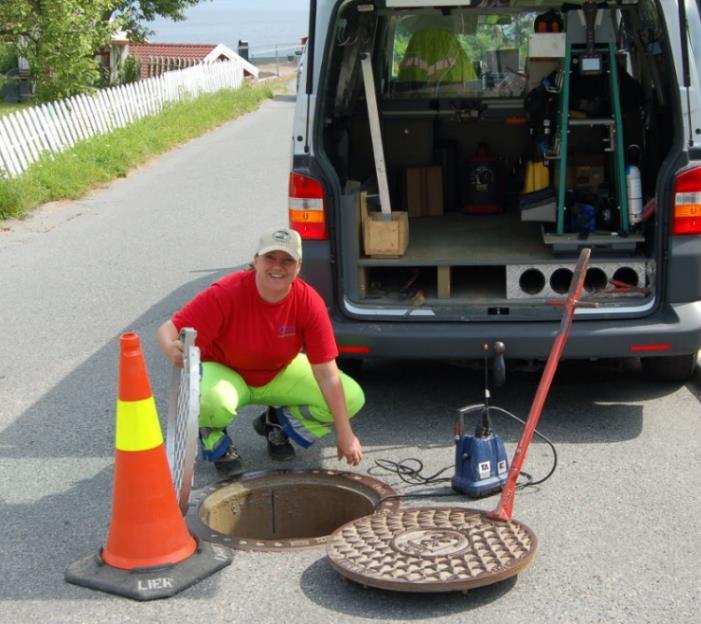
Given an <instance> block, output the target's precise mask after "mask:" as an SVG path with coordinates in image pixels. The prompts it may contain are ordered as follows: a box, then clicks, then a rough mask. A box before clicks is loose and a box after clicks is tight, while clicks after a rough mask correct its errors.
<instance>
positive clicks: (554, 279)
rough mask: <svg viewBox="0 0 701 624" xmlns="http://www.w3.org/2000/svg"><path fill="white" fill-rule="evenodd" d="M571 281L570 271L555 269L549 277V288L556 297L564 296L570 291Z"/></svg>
mask: <svg viewBox="0 0 701 624" xmlns="http://www.w3.org/2000/svg"><path fill="white" fill-rule="evenodd" d="M571 281H572V271H570V269H565V268H561V269H556V270H555V271H553V274H552V275H551V276H550V288H552V289H553V290H554V291H555V292H556V293H557V294H558V295H564V294H566V293H567V291H568V290H569V289H570V282H571Z"/></svg>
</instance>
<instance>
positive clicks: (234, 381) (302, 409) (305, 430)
mask: <svg viewBox="0 0 701 624" xmlns="http://www.w3.org/2000/svg"><path fill="white" fill-rule="evenodd" d="M339 374H340V377H341V383H342V384H343V392H344V394H345V397H346V408H347V410H348V417H349V418H352V417H353V416H354V415H355V414H357V413H358V411H360V408H362V407H363V404H364V403H365V395H364V394H363V390H362V388H361V387H360V386H359V385H358V383H357V382H356V381H355V380H353V379H351V378H350V377H348V375H346V374H345V373H343V372H340V371H339ZM200 396H201V398H200V427H203V428H206V429H209V430H224V428H225V427H226V426H227V425H229V424H230V423H231V422H232V421H233V419H234V418H235V417H236V413H237V411H238V409H239V408H241V407H244V406H245V405H273V406H280V407H282V411H281V412H278V419H279V420H280V421H281V422H280V425H281V426H282V429H283V431H284V432H285V433H286V434H287V435H288V436H289V437H290V439H291V440H293V441H294V442H296V443H297V444H299V445H301V446H302V447H305V448H306V447H309V446H311V444H313V443H314V442H315V441H316V440H318V439H319V438H321V437H323V436H325V435H326V434H327V433H329V432H330V431H331V428H332V427H331V425H332V424H333V416H332V414H331V411H330V410H329V408H328V406H327V405H326V400H325V399H324V396H323V395H322V393H321V390H320V388H319V384H317V382H316V379H315V378H314V374H313V373H312V367H311V364H310V363H309V360H308V359H307V356H306V355H304V354H303V353H300V354H299V355H297V357H296V358H295V359H294V360H292V362H290V364H288V366H287V367H286V368H285V369H284V370H282V371H281V372H280V373H278V374H277V376H276V377H275V378H274V379H273V380H272V381H270V382H268V383H267V384H265V385H264V386H257V387H255V386H249V385H247V384H246V382H245V381H244V380H243V378H242V377H241V375H239V374H238V373H237V372H236V371H234V370H232V369H230V368H228V367H227V366H224V365H223V364H219V363H217V362H203V363H202V381H201V385H200Z"/></svg>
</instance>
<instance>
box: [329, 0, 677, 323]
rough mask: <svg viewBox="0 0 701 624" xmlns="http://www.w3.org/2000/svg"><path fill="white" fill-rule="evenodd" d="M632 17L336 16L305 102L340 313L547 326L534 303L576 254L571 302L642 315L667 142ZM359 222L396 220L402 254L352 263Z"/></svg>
mask: <svg viewBox="0 0 701 624" xmlns="http://www.w3.org/2000/svg"><path fill="white" fill-rule="evenodd" d="M380 4H381V3H380ZM535 4H537V3H535ZM541 4H542V3H541ZM648 4H649V2H648V1H647V0H645V1H643V2H641V3H639V5H638V4H633V5H630V4H625V5H621V6H620V7H618V10H616V11H614V10H613V9H611V10H608V9H607V10H600V11H596V12H595V18H594V19H593V21H591V22H590V21H589V20H590V17H591V16H587V15H586V11H582V10H581V9H580V10H568V11H562V10H558V7H556V6H553V7H552V8H547V7H545V8H544V7H543V6H540V7H538V6H528V3H525V2H524V3H510V6H509V7H505V8H497V9H495V8H492V9H490V8H485V9H474V8H465V7H453V8H451V9H450V10H431V9H410V8H403V9H391V8H384V9H383V8H379V9H375V10H361V8H362V6H363V3H358V2H348V3H346V4H344V5H343V6H342V7H341V9H340V10H339V12H338V14H337V16H336V22H335V27H334V29H333V31H334V39H333V44H332V50H331V54H330V71H328V72H326V76H327V78H326V80H327V81H328V83H327V84H326V85H325V88H324V90H323V92H324V93H325V97H324V99H323V101H322V102H321V103H320V106H321V109H322V110H323V111H324V119H325V130H324V135H323V136H324V139H323V149H324V152H325V154H326V156H327V157H328V159H329V161H330V163H331V164H332V166H333V167H334V169H335V171H336V174H337V175H338V178H339V181H340V183H341V188H342V189H344V190H343V193H342V198H341V202H340V205H339V214H337V215H336V218H337V222H338V224H339V231H340V232H343V236H342V237H341V238H340V239H339V246H340V249H339V258H340V261H341V274H342V276H343V291H344V292H343V297H344V300H345V301H346V302H347V303H348V305H349V306H352V308H353V309H354V310H356V311H363V313H367V314H371V313H376V314H377V316H378V317H381V316H382V315H383V313H384V312H386V311H387V310H389V309H392V308H402V309H406V310H408V311H409V313H411V312H412V311H416V310H420V309H428V308H430V309H431V311H432V314H434V315H436V316H441V317H443V318H447V319H450V318H456V319H464V318H466V317H470V318H475V319H480V318H483V317H486V318H496V317H500V316H506V317H508V318H509V319H510V320H517V319H519V318H524V319H532V318H551V317H553V318H554V317H555V316H557V314H558V311H557V310H553V309H552V307H551V306H549V305H548V303H549V302H550V301H551V300H552V299H557V298H561V297H563V296H564V295H565V293H566V292H567V289H568V286H569V280H570V278H571V274H572V268H573V267H574V264H575V263H576V259H577V255H578V252H579V250H580V249H581V247H583V246H587V247H590V248H591V249H592V259H591V262H590V269H589V274H588V276H587V282H586V284H585V289H586V298H588V299H590V300H594V301H597V302H598V304H599V307H600V310H601V311H602V312H603V313H611V314H614V315H615V314H629V313H631V312H634V311H635V310H643V309H649V308H650V306H651V305H652V303H653V302H654V299H655V295H656V283H657V280H656V266H657V265H658V263H659V259H658V256H659V254H660V253H661V246H660V243H659V240H660V238H661V233H660V232H661V224H660V222H659V219H658V216H657V215H656V213H655V209H654V207H655V198H656V197H657V193H658V189H657V173H658V171H659V169H660V167H661V166H662V163H663V161H664V159H665V156H666V154H667V152H668V151H669V150H670V147H671V142H672V137H673V135H674V128H673V127H672V125H671V124H672V122H671V121H670V119H671V117H672V116H671V115H670V114H669V109H670V105H671V104H670V84H669V79H668V77H667V76H668V73H667V72H665V69H664V61H663V55H662V47H661V45H662V44H661V41H662V39H661V36H660V33H659V32H658V31H659V28H660V26H659V24H657V23H656V22H655V21H654V15H656V13H654V14H653V13H651V12H649V11H647V12H646V11H645V10H639V9H641V8H645V7H646V6H647V5H648ZM514 5H518V6H517V7H516V8H514ZM544 22H545V23H544ZM365 53H367V54H368V55H369V57H370V58H371V59H372V72H373V73H372V77H373V78H372V79H373V84H372V86H373V90H374V94H375V97H376V98H377V102H376V103H377V109H378V111H379V112H378V119H377V120H376V121H377V123H378V127H379V128H380V130H381V132H380V136H381V142H382V143H381V148H382V151H381V153H382V154H383V157H384V171H386V179H387V188H388V190H389V201H388V203H389V204H390V206H389V207H385V206H382V205H381V204H382V198H381V196H380V195H381V194H380V193H379V189H378V187H379V185H378V180H379V176H380V173H378V169H377V168H376V164H377V156H376V154H377V153H378V152H377V147H378V146H377V145H376V144H373V140H375V139H374V138H373V136H372V133H371V124H372V123H373V119H372V116H373V113H372V107H370V106H368V100H367V98H368V96H367V93H368V91H367V86H368V85H367V84H365V85H364V83H363V75H362V72H361V67H360V65H361V60H360V59H361V57H362V56H363V54H365ZM422 55H423V56H422ZM456 58H458V60H456ZM612 65H615V67H612ZM612 70H613V71H612ZM612 75H613V78H612ZM614 79H615V80H614ZM364 86H365V87H366V88H365V89H364ZM374 154H375V156H374ZM633 174H634V175H636V176H638V177H637V178H636V179H632V178H633ZM636 184H638V186H636ZM638 189H639V190H638ZM417 198H418V199H417ZM361 203H364V204H365V205H364V206H361ZM362 208H365V209H367V210H368V211H369V212H370V213H373V212H377V211H381V210H382V209H383V208H384V209H385V210H387V208H391V210H392V213H399V212H408V220H407V223H408V232H407V233H406V234H407V237H408V245H407V246H406V249H398V250H397V251H396V252H395V253H392V250H391V249H390V250H389V251H385V252H383V253H380V254H377V253H367V250H366V245H365V241H364V237H363V222H362V214H363V210H362ZM643 208H644V210H643ZM378 220H379V221H382V219H378ZM380 227H381V226H380Z"/></svg>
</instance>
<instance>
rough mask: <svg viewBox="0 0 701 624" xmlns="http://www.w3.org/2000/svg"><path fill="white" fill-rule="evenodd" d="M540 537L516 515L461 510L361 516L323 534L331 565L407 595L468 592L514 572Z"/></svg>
mask: <svg viewBox="0 0 701 624" xmlns="http://www.w3.org/2000/svg"><path fill="white" fill-rule="evenodd" d="M537 546H538V540H537V539H536V536H535V534H534V533H533V531H531V529H529V528H528V527H527V526H526V525H524V524H521V523H520V522H517V521H515V520H511V521H509V522H502V521H499V520H492V519H490V518H489V517H487V512H484V511H480V510H477V509H466V508H460V507H415V508H410V509H403V510H398V511H394V512H385V513H378V514H374V515H371V516H365V517H363V518H359V519H358V520H354V521H352V522H349V523H348V524H345V525H344V526H342V527H340V528H339V529H337V530H336V531H335V532H334V533H333V535H332V536H331V537H330V538H329V541H328V543H327V545H326V549H327V552H328V555H329V558H330V560H331V565H333V567H334V568H335V569H336V570H337V571H338V572H339V573H340V574H342V575H343V576H345V577H347V578H349V579H351V580H353V581H356V582H357V583H360V584H362V585H369V586H372V587H380V588H382V589H391V590H394V591H406V592H446V591H466V590H468V589H473V588H475V587H481V586H483V585H490V584H492V583H497V582H499V581H502V580H504V579H506V578H509V577H510V576H514V575H515V574H518V573H519V572H520V571H521V570H523V569H524V568H525V567H526V566H528V564H530V563H531V561H532V559H533V557H534V556H535V553H536V549H537Z"/></svg>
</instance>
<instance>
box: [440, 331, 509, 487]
mask: <svg viewBox="0 0 701 624" xmlns="http://www.w3.org/2000/svg"><path fill="white" fill-rule="evenodd" d="M484 351H485V355H484V403H479V404H477V405H468V406H466V407H462V408H460V409H459V410H458V416H457V419H456V422H455V475H454V476H453V478H452V479H451V486H452V488H453V489H454V490H455V491H456V492H459V493H461V494H467V495H468V496H469V497H470V498H480V497H483V496H489V495H490V494H494V493H495V492H499V491H501V489H502V487H503V485H504V483H505V482H506V478H507V476H508V474H509V460H508V458H507V456H506V450H505V449H504V442H503V441H502V439H501V437H500V436H498V435H497V434H496V433H494V431H493V430H492V424H491V421H490V418H489V409H490V407H489V398H490V392H489V368H488V357H487V356H488V353H489V345H487V344H485V345H484ZM504 351H505V347H504V343H503V342H495V343H494V353H495V358H494V383H495V385H497V386H500V385H502V384H503V383H504V381H505V378H506V367H505V365H504ZM471 413H478V414H479V422H478V423H477V426H476V427H475V434H474V435H473V436H471V435H466V433H465V416H466V415H467V414H471Z"/></svg>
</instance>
